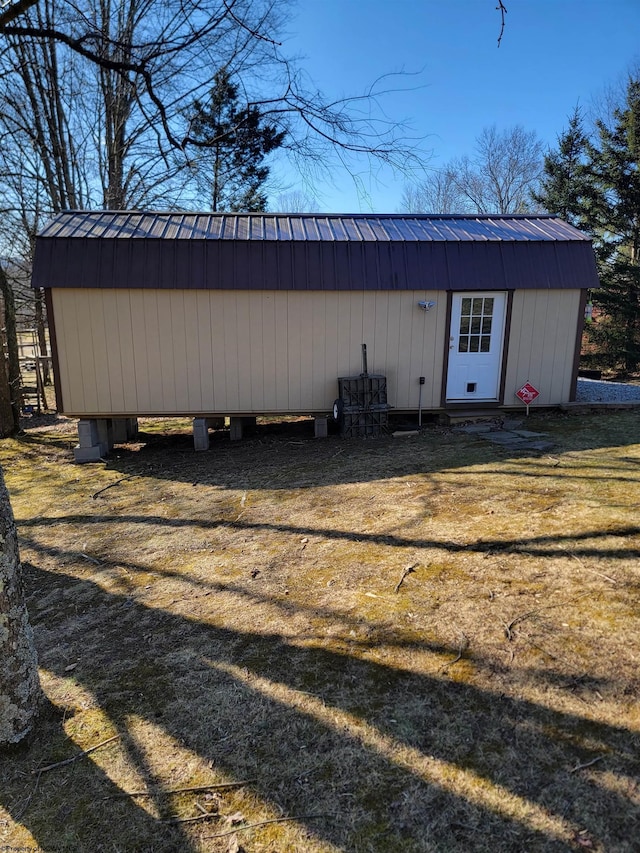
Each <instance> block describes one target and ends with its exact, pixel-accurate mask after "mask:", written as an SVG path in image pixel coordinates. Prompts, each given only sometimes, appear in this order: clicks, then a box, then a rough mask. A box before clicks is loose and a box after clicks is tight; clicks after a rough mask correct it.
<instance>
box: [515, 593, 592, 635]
mask: <svg viewBox="0 0 640 853" xmlns="http://www.w3.org/2000/svg"><path fill="white" fill-rule="evenodd" d="M587 595H591V593H590V592H583V593H582V595H578V596H576V597H575V598H570V599H568V600H565V601H560V602H559V603H558V604H544V605H543V606H542V607H536V608H534V609H533V610H527V612H526V613H520V614H519V615H518V616H516V617H514V618H513V619H512V620H511V622H505V621H504V620H502V624H503V625H504V633H505V637H506V638H507V640H512V639H513V633H512V631H511V629H512V628H513V626H514V625H517V624H518V622H524V620H525V619H528V618H529V617H530V616H535V615H536V613H540V612H541V611H543V610H553V609H554V608H556V607H564V606H565V604H571V602H572V601H579V600H580V599H581V598H585V597H586V596H587Z"/></svg>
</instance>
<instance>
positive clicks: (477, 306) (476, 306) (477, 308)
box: [471, 299, 484, 314]
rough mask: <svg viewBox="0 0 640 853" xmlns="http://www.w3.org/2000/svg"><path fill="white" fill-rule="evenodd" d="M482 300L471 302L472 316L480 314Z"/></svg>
mask: <svg viewBox="0 0 640 853" xmlns="http://www.w3.org/2000/svg"><path fill="white" fill-rule="evenodd" d="M483 301H484V300H482V299H474V300H473V311H472V312H471V313H472V314H482V303H483Z"/></svg>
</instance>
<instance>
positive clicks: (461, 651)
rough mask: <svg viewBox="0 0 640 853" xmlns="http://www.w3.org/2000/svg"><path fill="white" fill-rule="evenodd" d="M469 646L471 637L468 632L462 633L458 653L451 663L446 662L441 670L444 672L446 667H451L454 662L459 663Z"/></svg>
mask: <svg viewBox="0 0 640 853" xmlns="http://www.w3.org/2000/svg"><path fill="white" fill-rule="evenodd" d="M468 648H469V638H468V637H467V635H466V634H463V635H462V642H461V643H460V648H459V649H458V654H457V655H456V657H454V659H453V660H451V661H449V663H445V664H443V665H442V666H441V667H440V672H444V671H445V669H449V667H450V666H453V665H454V663H458V661H459V660H462V655H463V654H464V653H465V652H466V650H467V649H468Z"/></svg>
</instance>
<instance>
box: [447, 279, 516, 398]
mask: <svg viewBox="0 0 640 853" xmlns="http://www.w3.org/2000/svg"><path fill="white" fill-rule="evenodd" d="M506 302H507V299H506V294H505V293H454V295H453V300H452V305H451V328H450V330H449V367H448V371H447V402H474V401H479V402H480V401H497V400H498V398H499V394H500V374H501V369H502V347H503V340H504V320H505V308H506Z"/></svg>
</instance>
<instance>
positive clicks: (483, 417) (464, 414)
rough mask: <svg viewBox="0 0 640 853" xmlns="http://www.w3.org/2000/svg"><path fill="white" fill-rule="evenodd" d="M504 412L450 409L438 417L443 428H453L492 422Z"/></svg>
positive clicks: (496, 410)
mask: <svg viewBox="0 0 640 853" xmlns="http://www.w3.org/2000/svg"><path fill="white" fill-rule="evenodd" d="M503 414H504V412H502V411H501V410H500V409H451V410H449V411H447V412H443V413H442V414H441V415H440V422H441V423H442V424H444V425H445V426H454V425H455V424H461V423H480V422H482V421H494V420H495V419H496V418H500V417H502V416H503Z"/></svg>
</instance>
